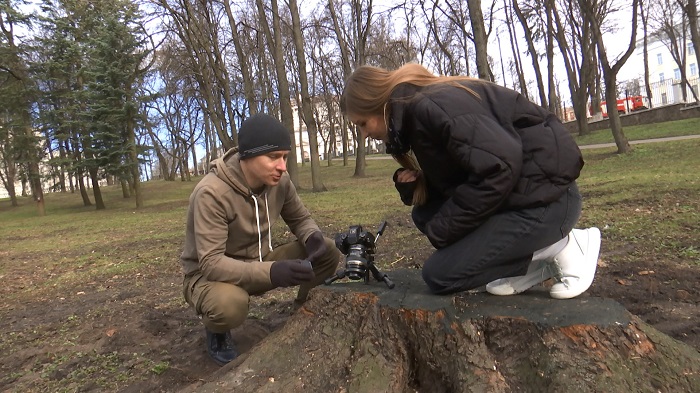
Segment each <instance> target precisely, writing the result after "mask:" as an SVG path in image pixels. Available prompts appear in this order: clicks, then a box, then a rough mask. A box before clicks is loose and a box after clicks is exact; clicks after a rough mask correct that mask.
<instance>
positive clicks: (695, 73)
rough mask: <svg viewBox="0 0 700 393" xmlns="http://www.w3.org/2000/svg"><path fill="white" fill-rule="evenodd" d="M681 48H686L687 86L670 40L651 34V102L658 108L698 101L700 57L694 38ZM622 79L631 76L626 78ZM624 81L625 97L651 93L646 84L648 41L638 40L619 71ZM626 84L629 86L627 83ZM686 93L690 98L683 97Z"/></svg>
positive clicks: (622, 84)
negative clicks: (670, 47) (672, 52)
mask: <svg viewBox="0 0 700 393" xmlns="http://www.w3.org/2000/svg"><path fill="white" fill-rule="evenodd" d="M679 44H680V45H679V47H680V48H685V56H686V61H685V63H686V65H685V71H686V78H687V79H688V83H689V84H690V87H689V86H688V85H685V86H683V84H682V81H681V69H680V67H681V66H680V65H679V64H678V63H677V62H676V61H675V60H674V59H673V56H672V55H671V51H670V50H669V48H668V39H666V38H665V36H661V37H659V36H653V37H650V38H649V40H648V43H647V52H648V56H649V64H648V66H649V86H650V88H651V95H652V97H651V104H652V105H653V106H654V107H658V106H663V105H668V104H677V103H682V102H695V101H696V99H695V96H694V95H693V92H695V93H696V94H697V93H698V84H699V82H700V78H699V77H700V74H699V71H700V70H699V69H698V57H697V54H696V53H695V50H694V48H693V43H692V42H691V41H690V38H688V39H685V40H684V42H682V43H679ZM622 78H627V80H624V79H622ZM618 80H619V81H620V82H621V90H622V91H621V92H620V95H621V97H618V98H625V96H635V95H642V96H645V97H646V95H647V93H646V86H645V85H644V43H643V41H642V40H639V41H637V43H636V46H635V50H634V53H633V54H632V56H631V57H630V59H629V60H627V62H626V63H625V65H624V67H623V68H622V69H621V71H620V73H619V77H618ZM625 84H626V85H625ZM684 92H685V94H686V97H685V99H684V98H683V93H684Z"/></svg>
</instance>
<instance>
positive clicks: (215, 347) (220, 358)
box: [205, 328, 238, 366]
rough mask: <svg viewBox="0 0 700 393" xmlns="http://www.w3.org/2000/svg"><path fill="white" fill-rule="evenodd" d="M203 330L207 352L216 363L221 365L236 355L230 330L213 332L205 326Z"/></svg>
mask: <svg viewBox="0 0 700 393" xmlns="http://www.w3.org/2000/svg"><path fill="white" fill-rule="evenodd" d="M205 330H206V331H207V352H208V353H209V356H211V358H212V359H214V361H215V362H216V364H218V365H219V366H223V365H225V364H226V363H228V362H230V361H231V360H233V359H235V358H237V357H238V351H236V348H235V347H234V346H233V339H232V338H231V332H230V331H227V332H226V333H214V332H212V331H211V330H209V329H206V328H205Z"/></svg>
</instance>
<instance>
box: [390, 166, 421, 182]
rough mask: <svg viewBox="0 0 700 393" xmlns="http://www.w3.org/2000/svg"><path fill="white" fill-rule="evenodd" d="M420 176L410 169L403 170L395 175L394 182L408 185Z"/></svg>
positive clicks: (418, 172)
mask: <svg viewBox="0 0 700 393" xmlns="http://www.w3.org/2000/svg"><path fill="white" fill-rule="evenodd" d="M419 175H420V171H416V170H412V169H403V170H400V171H398V172H397V173H396V180H395V181H396V182H397V183H410V182H414V181H416V179H418V176H419Z"/></svg>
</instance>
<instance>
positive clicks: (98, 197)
mask: <svg viewBox="0 0 700 393" xmlns="http://www.w3.org/2000/svg"><path fill="white" fill-rule="evenodd" d="M88 172H89V173H90V180H91V182H92V196H94V197H95V209H96V210H104V209H106V206H105V202H104V200H103V199H102V190H101V189H100V180H99V178H98V177H97V168H96V167H94V166H91V167H90V168H89V169H88Z"/></svg>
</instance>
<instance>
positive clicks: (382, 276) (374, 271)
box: [369, 264, 394, 289]
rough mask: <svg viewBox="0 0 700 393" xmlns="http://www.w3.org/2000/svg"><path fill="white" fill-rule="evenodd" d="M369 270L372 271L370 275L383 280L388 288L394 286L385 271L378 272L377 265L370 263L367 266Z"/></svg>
mask: <svg viewBox="0 0 700 393" xmlns="http://www.w3.org/2000/svg"><path fill="white" fill-rule="evenodd" d="M369 270H370V271H372V275H373V276H374V278H375V279H376V280H377V281H382V282H384V284H386V286H387V287H389V289H393V288H394V283H393V282H392V281H391V280H390V279H389V276H388V275H387V274H386V273H382V272H380V271H379V269H377V266H375V265H374V264H371V265H370V266H369Z"/></svg>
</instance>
